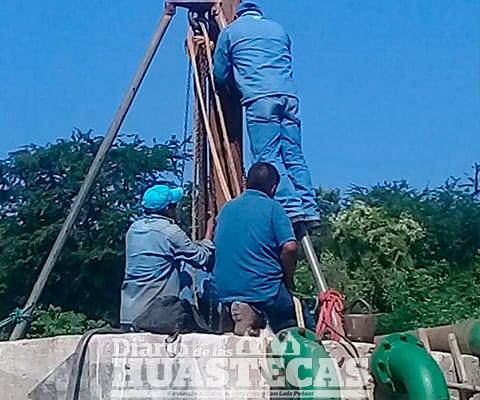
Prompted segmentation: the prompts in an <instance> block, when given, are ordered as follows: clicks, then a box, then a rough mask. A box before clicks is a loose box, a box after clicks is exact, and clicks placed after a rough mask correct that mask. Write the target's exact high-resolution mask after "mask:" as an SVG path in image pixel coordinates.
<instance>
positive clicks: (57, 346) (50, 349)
mask: <svg viewBox="0 0 480 400" xmlns="http://www.w3.org/2000/svg"><path fill="white" fill-rule="evenodd" d="M78 340H79V337H78V336H68V337H57V338H49V339H36V340H22V341H17V342H3V343H0V399H2V400H25V399H27V398H30V399H33V400H62V399H63V398H64V397H65V392H66V389H67V381H68V378H69V372H70V368H71V366H72V361H73V358H72V357H70V356H71V355H72V354H73V352H74V350H75V348H76V344H77V342H78ZM165 340H166V337H165V336H162V335H152V334H128V335H102V336H95V337H94V338H93V339H92V341H91V343H90V345H89V347H88V350H87V353H86V358H85V366H84V369H83V371H82V381H81V392H80V393H81V395H80V400H87V399H88V400H96V399H102V400H109V399H114V398H119V397H118V396H120V395H126V394H128V393H127V390H128V386H129V384H128V382H130V376H129V374H130V373H132V370H133V367H134V364H135V362H137V361H135V360H137V359H143V360H145V359H147V360H149V359H150V358H151V357H153V358H155V357H157V358H161V359H163V360H165V359H171V360H172V362H173V363H174V364H175V368H176V370H177V371H178V368H180V365H181V364H182V362H181V360H182V359H187V358H188V359H194V360H195V362H196V364H197V366H198V368H199V370H200V371H201V372H202V373H203V372H204V371H205V370H206V368H207V366H206V362H207V360H208V359H209V358H212V355H213V356H219V357H224V358H228V354H229V352H233V353H236V354H237V357H238V353H239V351H240V352H242V351H244V352H245V354H246V355H245V358H247V359H248V358H250V359H252V358H253V359H254V363H256V365H254V366H253V367H252V371H254V372H253V374H252V375H251V377H250V379H251V381H252V382H254V386H253V389H254V390H255V396H251V395H250V394H249V393H248V392H246V391H239V390H236V389H235V387H236V384H237V380H238V379H241V377H239V376H234V380H233V381H229V382H228V385H227V389H225V390H223V392H222V393H221V396H220V398H221V399H245V400H246V399H253V398H255V399H259V398H260V399H267V398H270V393H269V380H268V374H267V375H263V372H264V371H267V370H268V369H267V365H266V364H265V358H264V357H260V356H259V355H261V354H263V353H264V352H265V349H266V348H267V343H266V339H265V338H263V339H255V338H246V339H243V338H238V337H234V336H232V335H223V336H216V335H201V334H189V335H182V336H181V337H180V340H179V341H177V342H175V343H173V344H167V343H166V342H165ZM122 346H123V347H122ZM127 347H128V349H127V350H128V351H127V350H126V348H127ZM325 347H326V349H327V351H328V352H329V353H330V355H331V356H332V357H334V358H335V359H336V361H337V363H338V364H339V367H338V369H339V371H340V372H341V374H342V377H344V378H346V377H348V378H352V376H351V373H350V374H349V372H348V360H350V359H351V356H350V352H351V350H350V351H349V350H348V348H346V347H344V346H342V345H339V344H338V343H332V342H325ZM185 349H186V350H185ZM241 349H244V350H241ZM357 349H358V351H359V353H360V357H361V358H366V359H368V358H369V357H370V354H371V352H372V350H373V346H372V345H369V344H357ZM185 351H186V352H187V354H183V353H185ZM182 352H183V353H182ZM152 354H153V356H152ZM252 355H253V356H252ZM123 356H125V357H123ZM433 356H434V358H435V359H436V360H437V362H438V363H439V365H440V366H441V367H442V369H443V371H444V372H445V375H446V377H447V380H449V381H456V376H455V369H454V365H453V360H452V358H451V356H450V355H449V354H446V353H433ZM240 358H241V357H240ZM463 358H464V362H465V367H466V370H467V374H468V377H469V383H471V384H476V385H480V365H479V360H478V359H477V358H475V357H472V356H463ZM122 360H123V361H122ZM184 363H185V362H183V364H184ZM144 364H145V365H146V364H148V362H147V363H144ZM252 365H253V364H252ZM362 368H363V369H362ZM361 369H362V372H363V374H362V375H361V376H359V379H362V383H363V384H364V385H366V387H367V388H368V391H369V393H370V396H371V397H370V398H373V397H372V396H373V395H372V393H373V390H374V384H373V379H372V377H371V376H370V375H369V374H368V366H365V365H364V366H363V367H361ZM255 371H256V372H255ZM143 373H145V368H144V372H143ZM201 386H202V384H201V379H199V380H196V379H195V378H194V379H193V380H192V382H191V387H192V388H193V389H195V388H197V389H198V390H199V392H201V390H202V388H201ZM228 387H230V389H231V391H230V390H229V389H228ZM137 389H138V388H137ZM151 389H153V390H154V389H155V388H154V387H152V388H146V389H145V397H143V398H145V399H151V398H154V397H153V394H152V395H150V394H149V393H148V390H151ZM29 393H30V395H29ZM112 394H113V395H117V397H115V396H113V397H112ZM157 395H158V393H157ZM217 395H218V393H217ZM343 398H344V399H345V400H346V399H353V398H357V399H358V398H359V397H355V394H353V393H352V392H351V391H349V393H348V395H345V396H344V397H343ZM479 398H480V397H479ZM452 399H454V400H456V399H459V395H458V393H457V392H455V391H452ZM377 400H383V398H382V397H381V395H378V397H377ZM385 400H386V399H385Z"/></svg>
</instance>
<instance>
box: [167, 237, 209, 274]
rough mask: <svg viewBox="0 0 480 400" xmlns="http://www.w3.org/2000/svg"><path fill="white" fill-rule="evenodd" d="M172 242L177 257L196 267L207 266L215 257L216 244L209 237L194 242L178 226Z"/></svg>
mask: <svg viewBox="0 0 480 400" xmlns="http://www.w3.org/2000/svg"><path fill="white" fill-rule="evenodd" d="M171 242H172V245H173V251H174V257H175V259H176V260H180V261H185V262H186V263H187V264H189V265H191V266H192V267H194V268H198V269H202V268H205V267H207V266H208V265H209V264H210V262H211V261H212V259H213V254H214V251H215V246H214V245H213V242H212V241H211V240H210V239H209V238H207V237H205V239H204V240H202V241H200V242H193V241H192V240H191V239H190V238H189V237H188V236H187V234H186V233H185V232H184V231H182V230H181V229H180V228H178V231H177V232H176V233H175V234H174V235H173V236H172V237H171Z"/></svg>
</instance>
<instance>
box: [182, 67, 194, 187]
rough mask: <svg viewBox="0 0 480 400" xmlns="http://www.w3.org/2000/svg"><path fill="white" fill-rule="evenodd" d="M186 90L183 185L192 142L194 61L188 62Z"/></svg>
mask: <svg viewBox="0 0 480 400" xmlns="http://www.w3.org/2000/svg"><path fill="white" fill-rule="evenodd" d="M185 86H186V90H185V113H184V116H183V139H182V140H183V142H182V175H181V178H180V183H181V185H182V186H183V184H184V183H185V168H186V164H187V161H186V155H187V149H188V144H189V143H190V142H191V138H190V137H189V134H188V128H189V126H188V121H189V119H190V96H191V92H192V62H191V61H190V60H189V62H188V71H187V83H186V85H185Z"/></svg>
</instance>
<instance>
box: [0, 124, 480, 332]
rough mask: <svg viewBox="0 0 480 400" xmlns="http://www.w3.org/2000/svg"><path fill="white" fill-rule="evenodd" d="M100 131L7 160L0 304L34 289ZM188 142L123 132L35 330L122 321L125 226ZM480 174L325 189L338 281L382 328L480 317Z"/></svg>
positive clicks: (4, 306)
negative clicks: (433, 182)
mask: <svg viewBox="0 0 480 400" xmlns="http://www.w3.org/2000/svg"><path fill="white" fill-rule="evenodd" d="M100 142H101V139H100V138H96V137H92V135H91V134H90V133H81V132H79V131H77V132H75V133H74V135H73V136H72V137H71V138H70V139H69V140H59V141H57V142H56V143H54V144H48V145H46V146H35V145H29V146H26V147H24V148H22V149H21V150H19V151H17V152H15V153H12V154H11V155H10V156H9V157H8V158H7V159H5V160H0V243H1V246H0V316H7V315H8V314H9V313H10V311H11V310H12V309H14V308H15V307H16V306H17V305H21V304H23V302H24V301H25V297H26V296H27V295H28V293H29V291H30V289H31V287H32V285H33V283H34V281H35V279H36V278H37V276H38V273H39V268H40V267H41V266H42V264H43V262H44V261H45V258H46V256H47V254H48V251H49V250H50V248H51V246H52V244H53V241H54V240H55V237H56V235H57V233H58V231H59V229H60V226H61V224H62V222H63V220H64V218H65V216H66V214H67V212H68V209H69V208H70V206H71V204H72V199H73V197H74V196H75V195H76V193H77V191H78V189H79V187H80V185H81V183H82V181H83V179H84V176H85V174H86V171H87V168H88V167H89V165H90V163H91V161H92V159H93V157H94V154H95V153H96V151H97V149H98V147H99V145H100ZM184 150H185V146H184V144H183V143H180V142H179V141H178V140H176V139H175V138H173V139H172V140H171V141H169V142H167V143H166V144H154V145H153V146H146V145H145V144H144V143H143V142H142V141H141V140H140V139H139V138H138V137H135V136H133V137H127V138H126V140H119V141H117V144H116V145H115V146H114V148H113V149H112V151H111V152H110V153H109V155H108V157H107V159H106V162H105V165H104V167H103V169H102V172H101V174H100V176H99V178H98V179H97V181H96V183H95V186H94V189H93V191H92V193H91V195H90V196H89V199H88V201H87V204H86V205H85V207H84V208H83V209H82V212H81V213H80V216H79V218H78V220H77V223H76V226H75V228H74V230H73V232H72V234H71V235H70V237H69V240H68V241H67V244H66V246H65V249H64V250H63V252H62V255H61V258H60V260H59V262H58V265H57V266H56V267H55V269H54V270H53V273H52V275H51V276H50V279H49V280H48V284H47V287H46V290H45V292H44V294H43V296H42V298H41V302H42V303H43V304H55V307H53V306H50V307H48V308H45V307H44V308H43V309H42V310H41V311H37V312H36V314H35V319H34V321H33V323H32V330H31V336H32V337H38V336H51V335H58V334H76V333H82V332H84V331H85V330H88V329H90V328H93V327H98V326H102V325H103V324H105V323H112V324H115V322H116V319H117V314H118V308H119V290H120V285H121V281H122V277H123V271H124V264H125V260H124V236H125V232H126V231H127V229H128V226H129V224H130V222H131V220H132V218H133V217H135V216H136V215H137V214H138V213H139V211H140V210H139V207H138V204H139V196H140V194H141V193H142V192H143V191H144V189H145V188H146V187H147V186H149V185H151V184H153V183H158V182H166V181H169V180H171V179H175V178H176V179H178V178H181V176H180V174H181V171H182V170H183V169H184V166H185V160H187V159H188V156H187V155H186V154H184ZM477 172H478V171H477ZM478 186H479V185H478V173H477V174H476V175H475V178H472V179H470V180H468V181H467V182H466V183H464V182H462V181H459V180H456V179H450V180H449V181H447V182H446V184H445V185H443V186H441V187H439V188H435V189H425V190H423V191H417V190H414V189H412V188H411V187H410V186H409V185H408V184H406V183H405V182H393V183H385V184H382V185H377V186H374V187H372V188H362V187H353V188H352V189H351V190H350V191H349V192H348V193H347V196H346V197H345V198H342V197H341V196H340V192H339V191H338V190H327V189H324V188H320V189H318V191H317V196H318V202H319V205H320V208H321V210H322V214H323V219H322V226H321V229H320V232H321V233H320V234H319V235H317V236H315V237H314V238H313V239H314V245H315V247H316V248H317V250H318V252H319V254H320V258H321V261H322V263H323V265H324V266H325V271H326V276H327V280H328V282H330V284H331V285H332V286H333V287H336V288H338V289H340V290H341V291H342V292H343V293H344V294H345V295H346V298H347V303H348V302H350V301H352V300H354V299H356V298H357V297H359V296H361V297H363V298H365V299H366V300H368V301H369V302H370V303H371V304H372V305H373V306H374V308H375V309H376V311H378V312H379V313H380V315H381V316H380V321H379V328H378V332H379V333H384V332H391V331H401V330H406V329H411V328H414V327H419V326H434V325H440V324H446V323H452V322H455V321H458V320H462V319H468V318H480V285H479V284H480V251H479V249H480V201H479V190H478ZM190 217H191V203H190V202H189V201H186V202H185V203H184V204H182V205H181V207H180V215H179V223H180V224H181V225H182V227H184V228H185V229H189V226H190V225H191V218H190ZM295 278H296V284H297V289H298V291H299V292H300V294H301V295H303V296H306V297H312V296H314V295H315V294H316V289H315V283H314V279H313V276H312V274H311V272H310V270H309V267H308V265H307V264H306V262H305V261H301V262H300V263H299V266H298V270H297V273H296V277H295ZM62 310H74V312H73V311H67V312H64V311H62ZM105 321H108V322H105Z"/></svg>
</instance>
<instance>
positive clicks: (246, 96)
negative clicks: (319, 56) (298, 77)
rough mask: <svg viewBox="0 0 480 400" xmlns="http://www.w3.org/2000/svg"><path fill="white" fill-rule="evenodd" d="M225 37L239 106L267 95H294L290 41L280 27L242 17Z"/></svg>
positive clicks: (258, 17)
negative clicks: (239, 101) (237, 89)
mask: <svg viewBox="0 0 480 400" xmlns="http://www.w3.org/2000/svg"><path fill="white" fill-rule="evenodd" d="M225 34H226V35H227V37H228V40H227V43H228V44H227V46H228V47H229V51H230V56H231V62H232V64H233V73H234V76H235V81H236V83H237V86H238V88H239V90H240V92H241V93H242V96H243V99H242V102H243V103H247V102H249V101H252V100H255V99H257V98H261V97H264V96H268V95H276V94H286V95H292V96H296V88H295V82H294V78H293V66H292V55H291V49H290V47H291V43H290V38H289V36H288V35H287V33H286V32H285V30H284V29H283V27H282V26H281V25H280V24H278V23H277V22H274V21H271V20H269V19H266V18H263V17H262V16H260V15H259V14H258V15H256V14H246V15H243V16H241V17H240V18H239V19H238V20H237V21H235V22H234V23H233V24H231V25H230V26H229V27H228V28H227V29H226V32H225Z"/></svg>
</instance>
